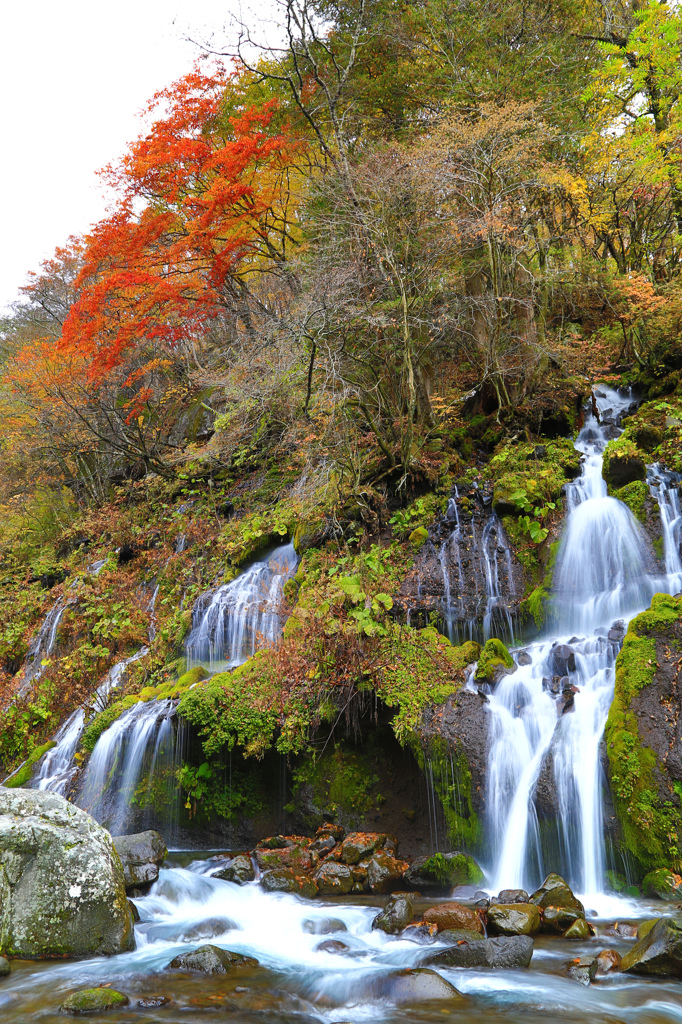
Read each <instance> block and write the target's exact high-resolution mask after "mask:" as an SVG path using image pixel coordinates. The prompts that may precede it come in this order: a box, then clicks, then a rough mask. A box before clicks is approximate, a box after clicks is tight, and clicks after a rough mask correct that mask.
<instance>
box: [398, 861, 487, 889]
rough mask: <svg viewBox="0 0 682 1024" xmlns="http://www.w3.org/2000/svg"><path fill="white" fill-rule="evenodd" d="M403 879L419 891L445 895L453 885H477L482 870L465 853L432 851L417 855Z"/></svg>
mask: <svg viewBox="0 0 682 1024" xmlns="http://www.w3.org/2000/svg"><path fill="white" fill-rule="evenodd" d="M405 881H406V882H409V884H410V885H411V886H413V887H414V888H415V889H418V890H419V892H421V893H429V894H432V895H438V896H446V895H449V894H450V893H451V892H452V890H453V889H454V888H455V886H458V885H478V884H479V883H480V882H482V881H483V872H482V871H481V869H480V867H479V866H478V864H477V863H476V861H475V860H474V858H473V857H470V856H469V855H468V854H467V853H459V852H456V853H434V854H431V856H430V857H417V858H416V859H415V860H414V861H413V862H412V864H411V865H410V867H409V868H408V870H407V872H406V873H405Z"/></svg>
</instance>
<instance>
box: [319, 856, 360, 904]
mask: <svg viewBox="0 0 682 1024" xmlns="http://www.w3.org/2000/svg"><path fill="white" fill-rule="evenodd" d="M315 882H316V883H317V887H318V889H319V892H320V895H321V896H344V895H345V894H346V893H348V892H350V891H351V889H352V888H353V885H354V884H355V880H354V878H353V872H352V871H351V869H350V868H349V867H348V865H347V864H337V863H336V862H335V861H327V862H325V863H324V864H322V865H321V866H320V868H319V869H318V871H317V874H316V875H315Z"/></svg>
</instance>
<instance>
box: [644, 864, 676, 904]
mask: <svg viewBox="0 0 682 1024" xmlns="http://www.w3.org/2000/svg"><path fill="white" fill-rule="evenodd" d="M642 892H643V893H644V895H645V896H657V897H658V899H659V900H671V901H676V902H679V901H680V900H682V878H681V877H680V876H679V875H676V874H675V873H674V872H673V871H669V870H668V869H667V868H658V869H657V870H656V871H650V872H649V874H648V875H645V876H644V880H643V882H642Z"/></svg>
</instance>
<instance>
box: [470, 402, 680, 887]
mask: <svg viewBox="0 0 682 1024" xmlns="http://www.w3.org/2000/svg"><path fill="white" fill-rule="evenodd" d="M595 404H596V407H597V415H595V413H594V412H589V411H588V413H587V415H586V422H585V426H584V427H583V429H582V430H581V432H580V434H579V436H578V439H577V441H576V448H577V449H578V450H579V451H580V452H582V453H583V456H584V458H583V465H582V474H581V476H580V478H579V479H577V480H576V481H574V482H573V483H571V484H568V485H567V487H566V505H567V508H568V510H569V516H568V519H567V522H566V525H565V528H564V531H563V535H562V538H561V542H560V548H559V555H558V558H557V564H556V570H555V576H554V584H555V593H554V599H553V620H552V628H553V630H554V631H555V632H556V636H554V637H547V638H546V639H544V640H542V641H540V642H538V643H536V644H533V645H531V646H529V647H528V648H527V654H528V656H529V658H530V663H529V664H523V665H517V668H516V670H515V672H514V673H513V674H511V675H507V676H505V677H503V678H502V680H501V681H500V682H499V683H498V685H497V686H496V688H495V690H494V692H493V693H492V695H491V696H490V703H489V712H490V748H489V757H488V783H487V793H488V803H487V808H486V815H487V822H488V830H489V834H490V837H491V846H492V855H493V859H492V864H491V868H490V884H491V887H492V888H493V889H495V891H497V890H499V889H501V888H509V887H523V888H526V889H528V890H529V891H531V890H532V889H533V888H534V887H535V885H536V884H538V883H539V882H540V880H541V879H542V877H543V875H544V874H545V873H546V871H547V870H558V871H561V872H562V873H563V874H564V875H565V877H566V878H567V879H568V880H569V882H570V883H571V884H572V885H573V886H574V887H575V888H576V889H578V890H580V891H582V892H584V893H586V894H598V893H600V892H601V891H602V890H603V880H604V870H605V865H604V842H603V820H602V788H603V785H604V779H603V777H602V774H603V773H602V767H601V757H600V744H601V739H602V735H603V732H604V726H605V724H606V718H607V716H608V711H609V707H610V704H611V700H612V698H613V687H614V681H615V660H616V657H617V654H618V650H619V649H620V642H621V640H622V637H623V635H624V632H625V629H626V621H627V619H629V618H631V617H632V616H633V615H635V614H637V613H638V612H639V611H641V610H643V609H644V608H646V607H648V605H649V603H650V601H651V597H652V596H653V594H654V593H657V592H660V591H665V592H672V593H675V592H676V591H677V590H679V589H680V580H681V577H680V576H679V575H678V573H679V569H678V567H679V565H680V554H679V541H680V516H679V504H678V496H677V491H676V489H675V487H674V486H673V487H671V486H670V483H671V481H670V476H669V475H666V474H663V473H662V472H661V471H660V470H658V469H657V468H656V467H652V470H651V471H650V480H649V484H650V487H652V488H656V489H657V491H658V493H657V497H658V500H659V504H660V506H661V520H662V524H663V531H664V539H665V548H666V556H665V564H666V572H667V575H665V576H662V577H661V576H658V577H657V576H655V575H651V574H649V573H648V572H647V565H648V564H649V559H648V555H649V552H648V546H647V540H646V537H645V535H644V532H643V531H642V529H641V528H640V526H639V524H638V523H637V520H636V519H635V518H634V516H633V515H632V513H631V512H630V510H629V509H628V508H627V507H626V506H625V505H624V504H622V503H621V502H619V501H617V500H616V499H614V498H610V497H608V495H607V489H606V483H605V482H604V480H603V478H602V455H603V451H604V448H605V447H606V444H607V441H608V440H609V439H611V438H613V437H616V436H618V434H619V432H620V430H619V426H618V424H619V421H620V417H621V416H622V414H623V413H624V412H625V411H626V410H627V409H629V408H630V406H631V404H632V398H631V396H630V395H629V394H625V395H624V394H620V393H617V392H615V391H613V390H612V389H610V388H602V389H600V390H599V391H597V392H596V403H595ZM607 406H608V409H607ZM574 633H575V634H578V635H572V634H574ZM523 660H524V662H525V661H526V659H523Z"/></svg>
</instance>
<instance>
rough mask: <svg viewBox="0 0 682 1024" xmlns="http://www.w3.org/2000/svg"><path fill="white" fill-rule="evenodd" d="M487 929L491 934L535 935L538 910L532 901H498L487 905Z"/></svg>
mask: <svg viewBox="0 0 682 1024" xmlns="http://www.w3.org/2000/svg"><path fill="white" fill-rule="evenodd" d="M488 931H489V932H490V933H491V934H493V935H535V933H536V932H539V931H540V911H539V910H538V908H537V907H536V906H534V905H533V904H532V903H507V904H505V903H498V904H495V905H493V906H491V907H488Z"/></svg>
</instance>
